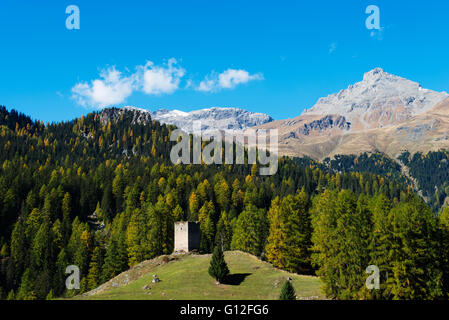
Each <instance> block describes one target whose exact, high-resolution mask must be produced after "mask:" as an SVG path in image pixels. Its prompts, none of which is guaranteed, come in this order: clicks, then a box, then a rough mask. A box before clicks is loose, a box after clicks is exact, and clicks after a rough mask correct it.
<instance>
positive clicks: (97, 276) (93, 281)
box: [87, 247, 103, 290]
mask: <svg viewBox="0 0 449 320" xmlns="http://www.w3.org/2000/svg"><path fill="white" fill-rule="evenodd" d="M102 260H103V257H102V254H101V249H100V247H95V249H94V252H93V254H92V259H91V261H90V265H89V274H88V275H87V284H88V287H89V289H90V290H92V289H95V288H96V287H98V286H99V285H100V284H101V272H100V271H101V270H100V267H101V265H102V264H103V261H102Z"/></svg>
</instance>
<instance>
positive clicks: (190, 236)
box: [174, 221, 201, 252]
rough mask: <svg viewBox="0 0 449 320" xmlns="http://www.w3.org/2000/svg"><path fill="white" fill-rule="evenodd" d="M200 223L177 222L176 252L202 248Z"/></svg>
mask: <svg viewBox="0 0 449 320" xmlns="http://www.w3.org/2000/svg"><path fill="white" fill-rule="evenodd" d="M200 238H201V231H200V223H199V222H187V221H180V222H175V250H174V251H175V252H180V251H184V252H189V251H192V250H197V251H199V250H200Z"/></svg>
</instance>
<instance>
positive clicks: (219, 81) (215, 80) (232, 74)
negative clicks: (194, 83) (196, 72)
mask: <svg viewBox="0 0 449 320" xmlns="http://www.w3.org/2000/svg"><path fill="white" fill-rule="evenodd" d="M263 79H264V77H263V75H262V74H261V73H256V74H252V75H251V74H249V72H248V71H246V70H236V69H227V70H226V71H223V72H222V73H220V74H218V75H217V74H216V73H215V72H212V73H211V74H210V75H208V76H206V77H205V78H204V80H203V81H201V82H200V84H199V86H198V87H197V90H198V91H204V92H217V91H220V90H221V89H233V88H235V87H236V86H237V85H239V84H243V83H248V82H250V81H253V80H263Z"/></svg>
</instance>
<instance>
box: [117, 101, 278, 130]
mask: <svg viewBox="0 0 449 320" xmlns="http://www.w3.org/2000/svg"><path fill="white" fill-rule="evenodd" d="M124 109H128V110H137V111H140V112H146V113H149V114H150V115H151V117H152V118H153V119H156V120H157V121H159V122H161V123H165V124H173V125H176V126H177V127H178V128H180V129H182V130H184V131H186V132H189V133H191V132H193V123H194V122H195V121H197V122H198V123H201V129H202V130H203V131H205V132H207V131H211V130H244V129H247V128H251V127H254V126H258V125H262V124H264V123H267V122H271V121H273V118H271V117H270V116H268V115H266V114H263V113H254V112H249V111H246V110H243V109H239V108H218V107H213V108H209V109H202V110H196V111H191V112H183V111H179V110H167V109H161V110H157V111H149V110H145V109H140V108H136V107H131V106H128V107H124Z"/></svg>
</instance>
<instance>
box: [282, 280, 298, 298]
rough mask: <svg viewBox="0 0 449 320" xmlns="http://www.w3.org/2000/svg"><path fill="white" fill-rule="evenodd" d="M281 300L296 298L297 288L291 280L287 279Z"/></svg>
mask: <svg viewBox="0 0 449 320" xmlns="http://www.w3.org/2000/svg"><path fill="white" fill-rule="evenodd" d="M279 300H296V293H295V289H294V288H293V286H292V284H291V283H290V281H286V282H285V283H284V285H283V286H282V289H281V294H280V295H279Z"/></svg>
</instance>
